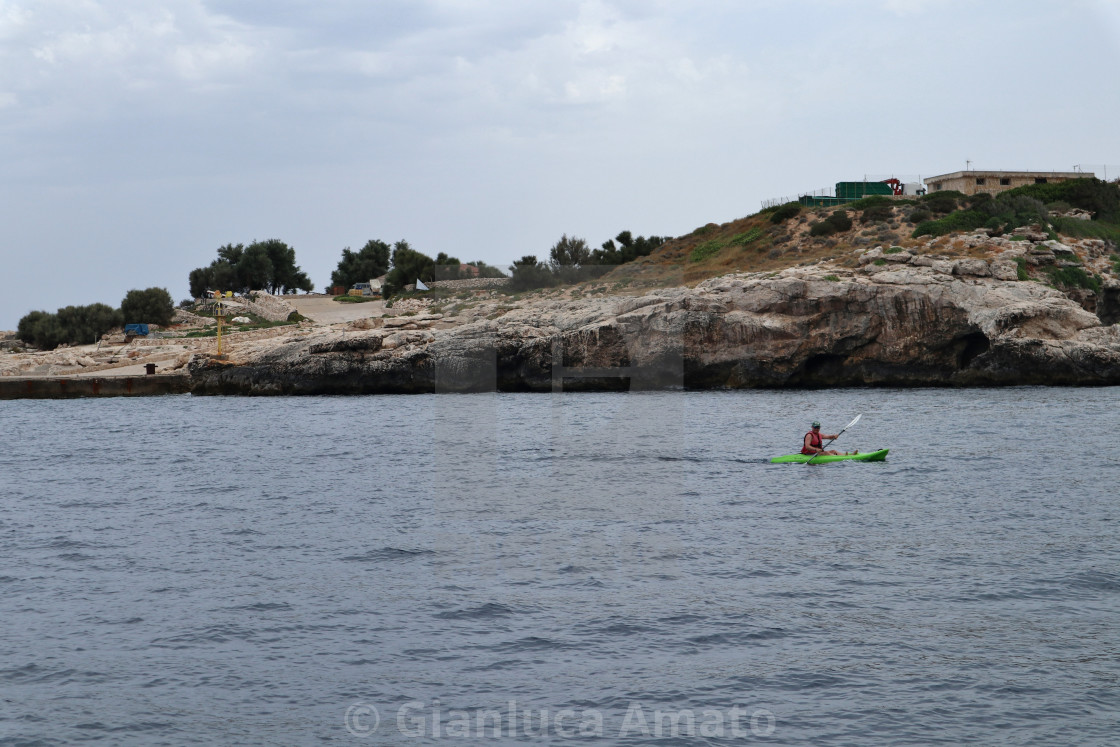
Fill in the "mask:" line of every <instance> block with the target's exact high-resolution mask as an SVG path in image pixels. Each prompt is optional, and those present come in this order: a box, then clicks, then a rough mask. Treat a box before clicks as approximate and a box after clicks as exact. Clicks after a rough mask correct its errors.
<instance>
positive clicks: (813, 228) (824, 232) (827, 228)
mask: <svg viewBox="0 0 1120 747" xmlns="http://www.w3.org/2000/svg"><path fill="white" fill-rule="evenodd" d="M834 233H836V226H834V225H832V224H831V223H829V222H828V221H827V220H822V221H814V222H812V223H810V224H809V235H810V236H831V235H832V234H834Z"/></svg>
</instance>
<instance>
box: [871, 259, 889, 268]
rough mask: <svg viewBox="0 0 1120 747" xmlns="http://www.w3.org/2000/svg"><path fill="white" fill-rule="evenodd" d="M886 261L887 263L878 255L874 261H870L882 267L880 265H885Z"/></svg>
mask: <svg viewBox="0 0 1120 747" xmlns="http://www.w3.org/2000/svg"><path fill="white" fill-rule="evenodd" d="M886 263H887V260H885V259H883V258H882V257H880V258H879V259H877V260H875V261H874V262H872V263H871V264H873V265H878V266H879V267H882V266H883V265H885V264H886Z"/></svg>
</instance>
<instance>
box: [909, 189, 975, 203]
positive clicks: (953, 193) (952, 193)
mask: <svg viewBox="0 0 1120 747" xmlns="http://www.w3.org/2000/svg"><path fill="white" fill-rule="evenodd" d="M967 196H968V195H966V194H965V193H964V192H960V191H957V190H955V189H943V190H941V191H940V192H929V193H927V194H924V195H922V196H921V197H919V198H918V202H929V201H930V200H936V199H939V198H941V197H951V198H953V199H954V200H963V199H964V198H965V197H967Z"/></svg>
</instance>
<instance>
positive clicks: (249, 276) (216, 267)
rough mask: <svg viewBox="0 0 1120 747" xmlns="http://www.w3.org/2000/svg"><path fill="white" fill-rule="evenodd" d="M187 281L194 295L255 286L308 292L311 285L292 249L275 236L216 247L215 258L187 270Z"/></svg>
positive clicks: (283, 290) (265, 288)
mask: <svg viewBox="0 0 1120 747" xmlns="http://www.w3.org/2000/svg"><path fill="white" fill-rule="evenodd" d="M188 281H189V283H190V292H191V295H192V296H194V297H195V298H201V297H202V296H205V295H206V292H207V291H209V290H218V291H226V290H232V291H235V292H237V293H242V294H243V293H248V292H249V291H250V290H254V289H255V290H267V291H268V292H269V293H273V294H275V293H291V292H294V291H297V290H301V291H304V292H310V291H311V290H313V289H314V287H315V286H314V284H313V283H312V282H311V280H310V279H309V278H308V277H307V274H306V273H305V272H304V271H303V270H301V269H300V268H299V265H297V264H296V250H295V249H293V248H292V247H290V246H288V245H287V244H285V243H284V242H283V241H281V240H279V239H268V240H267V241H254V242H252V243H251V244H249V245H248V246H245V245H244V244H226V245H225V246H221V247H218V258H217V259H215V260H214V261H213V262H211V263H210V264H209V265H208V266H206V267H199V268H196V269H194V270H191V273H190V276H189V277H188Z"/></svg>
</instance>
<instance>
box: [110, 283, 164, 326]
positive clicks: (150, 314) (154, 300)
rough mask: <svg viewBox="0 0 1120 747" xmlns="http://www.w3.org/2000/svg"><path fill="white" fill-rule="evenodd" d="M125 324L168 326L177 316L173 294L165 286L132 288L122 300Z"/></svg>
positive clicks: (122, 315)
mask: <svg viewBox="0 0 1120 747" xmlns="http://www.w3.org/2000/svg"><path fill="white" fill-rule="evenodd" d="M121 317H122V323H123V324H158V325H159V326H161V327H166V326H168V325H169V324H171V320H172V319H173V318H174V317H175V305H174V302H173V301H172V300H171V294H170V293H168V292H167V290H166V289H164V288H148V289H146V290H130V291H129V292H128V293H126V294H125V297H124V300H123V301H121Z"/></svg>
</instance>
